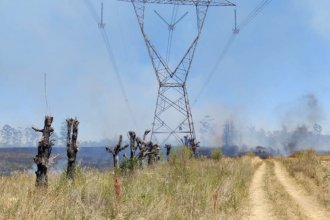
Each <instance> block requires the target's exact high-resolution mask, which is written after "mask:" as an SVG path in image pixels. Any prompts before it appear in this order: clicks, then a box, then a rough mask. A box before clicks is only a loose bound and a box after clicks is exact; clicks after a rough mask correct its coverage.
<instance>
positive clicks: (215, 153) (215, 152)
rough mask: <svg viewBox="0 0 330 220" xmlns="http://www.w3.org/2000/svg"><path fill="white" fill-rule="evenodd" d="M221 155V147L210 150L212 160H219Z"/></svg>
mask: <svg viewBox="0 0 330 220" xmlns="http://www.w3.org/2000/svg"><path fill="white" fill-rule="evenodd" d="M222 157H223V152H222V150H221V149H219V148H217V149H214V150H212V152H211V158H212V159H213V160H220V159H221V158H222Z"/></svg>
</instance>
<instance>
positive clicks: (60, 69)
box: [0, 0, 330, 140]
mask: <svg viewBox="0 0 330 220" xmlns="http://www.w3.org/2000/svg"><path fill="white" fill-rule="evenodd" d="M92 2H93V6H94V7H95V8H96V10H97V11H98V12H99V7H100V2H101V1H98V0H97V1H94V0H93V1H92ZM103 2H104V10H105V11H104V13H105V15H104V21H105V23H106V27H105V28H106V31H107V33H108V35H109V38H110V42H111V46H112V51H113V54H114V58H115V60H116V63H117V66H118V69H119V71H120V74H121V77H122V80H123V84H124V87H125V88H126V92H127V95H128V100H129V103H130V105H131V107H132V109H133V112H134V118H135V120H136V122H137V124H138V125H137V127H136V126H135V125H134V123H133V122H132V120H131V117H130V115H129V112H128V111H127V106H126V103H125V101H124V98H123V94H122V92H121V90H120V87H119V86H118V81H117V78H116V75H115V73H114V69H113V64H112V63H111V62H110V61H109V57H108V54H107V51H106V49H105V45H104V43H103V41H102V37H101V34H100V32H99V30H98V27H97V24H96V22H95V20H93V17H92V16H91V13H90V11H89V10H88V8H87V7H86V4H85V1H83V0H71V1H63V0H62V1H61V0H57V1H41V0H29V1H26V0H0V100H1V101H0V103H1V105H0V126H3V125H4V124H11V125H13V126H15V127H18V126H21V127H26V126H31V125H35V126H39V127H41V126H42V122H43V117H44V115H45V114H46V113H48V112H47V110H46V105H45V99H44V86H43V83H44V80H43V74H44V73H45V72H46V73H47V78H48V81H47V90H48V102H49V106H50V113H51V114H52V115H53V116H54V127H55V129H58V128H59V126H60V125H61V123H62V121H63V120H64V119H65V118H66V117H69V116H70V117H74V116H77V117H78V119H79V120H80V121H81V124H80V136H79V139H81V140H91V139H93V140H99V139H102V138H105V137H108V138H112V137H114V136H117V135H118V134H125V133H126V132H127V131H128V130H131V129H134V130H137V131H138V132H139V133H142V131H143V130H144V129H146V128H151V123H152V120H153V113H154V108H155V102H156V94H157V87H158V85H157V84H156V83H157V82H156V77H155V75H154V72H153V69H152V66H151V63H150V60H149V57H148V54H147V50H146V48H145V45H144V41H143V38H142V36H141V33H140V30H139V27H138V23H137V21H136V17H135V14H134V13H133V9H132V5H131V4H129V3H126V2H119V1H116V0H104V1H103ZM232 2H234V3H236V4H237V14H238V18H237V19H238V23H240V21H242V20H244V18H246V16H247V15H248V14H249V12H251V11H252V10H253V9H254V8H255V7H256V6H257V4H258V3H259V2H260V0H249V1H239V0H237V1H232ZM329 8H330V1H328V0H320V1H312V0H289V1H288V0H273V1H272V3H271V4H270V5H269V6H268V7H267V8H265V10H264V11H262V12H261V13H260V14H259V15H258V16H257V17H256V18H255V20H253V22H251V23H250V24H249V25H248V26H246V27H245V29H243V30H242V31H241V32H240V34H239V35H238V36H237V38H236V39H235V41H234V42H233V44H232V47H231V48H230V50H229V51H228V53H227V55H226V57H225V58H224V60H223V62H222V63H221V64H220V65H219V66H218V68H217V71H216V72H215V74H214V76H213V78H212V79H211V81H210V83H209V84H207V87H206V89H205V90H204V92H203V93H202V95H201V96H200V97H199V99H198V100H197V102H196V103H195V104H194V105H193V106H192V113H193V119H194V121H195V125H196V131H197V135H199V126H200V123H199V121H200V120H202V119H203V118H204V116H205V115H209V116H211V117H212V118H214V120H215V124H216V127H217V128H216V129H217V132H219V133H220V132H221V128H222V126H223V122H224V121H225V120H226V119H230V118H232V119H234V120H235V121H237V123H240V126H255V127H257V128H264V129H266V130H273V129H280V128H281V126H282V125H283V124H286V123H294V124H299V123H305V119H306V117H305V116H306V115H305V114H304V113H301V112H302V111H301V108H304V105H303V104H301V100H303V99H304V97H306V95H313V96H314V97H315V98H316V99H317V101H318V112H319V113H320V114H321V115H320V117H317V119H316V120H317V121H316V122H317V123H319V124H321V125H322V126H323V131H324V133H330V126H329V122H330V121H329V114H328V113H329V112H330V74H329V69H330V68H329V67H330V56H329V54H330V52H329V51H330V23H329V21H330V14H329ZM153 9H154V8H147V10H148V14H147V16H146V28H147V30H148V33H149V35H150V38H151V40H153V42H154V43H155V45H156V46H157V47H159V48H160V51H161V52H163V50H162V49H164V48H165V47H164V45H165V43H166V41H167V27H166V26H165V25H164V23H163V22H162V21H161V20H160V19H159V18H158V17H157V16H156V15H155V14H154V13H153ZM166 10H167V11H166ZM171 10H172V8H171V7H160V8H157V11H158V12H160V13H161V14H162V15H163V16H164V17H166V18H168V19H169V18H170V13H171ZM187 10H188V9H187V8H181V9H180V10H179V11H178V17H179V16H180V15H182V14H183V13H185V11H187ZM233 10H234V8H229V7H214V8H211V9H210V11H209V15H208V17H207V19H206V22H205V26H204V31H203V33H202V37H201V39H200V42H199V45H198V48H197V51H196V55H195V60H194V62H193V66H192V69H191V74H190V75H189V79H188V90H189V96H190V101H191V103H194V101H195V98H196V96H197V94H198V92H199V91H200V89H201V87H202V85H203V84H204V82H205V80H206V78H207V75H209V74H210V72H211V71H212V69H213V68H214V66H215V64H216V63H217V60H218V59H219V56H220V54H221V51H222V49H223V47H224V45H225V44H226V42H227V40H228V38H229V37H230V35H231V30H232V28H233V23H234V21H233ZM192 12H193V11H189V14H188V16H187V17H185V18H184V19H183V20H182V22H181V23H179V24H178V26H177V27H176V31H175V32H174V40H173V50H172V55H173V56H172V60H171V61H170V63H171V64H173V63H176V61H177V59H178V57H180V56H181V55H182V53H183V52H184V48H185V47H187V45H188V43H189V42H190V40H191V39H192V35H191V33H192V31H193V30H194V28H195V19H194V17H193V13H192ZM288 117H290V118H288ZM292 118H294V120H291V119H292Z"/></svg>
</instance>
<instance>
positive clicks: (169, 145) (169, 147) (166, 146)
mask: <svg viewBox="0 0 330 220" xmlns="http://www.w3.org/2000/svg"><path fill="white" fill-rule="evenodd" d="M165 148H166V159H167V161H169V160H170V154H171V149H172V145H171V144H165Z"/></svg>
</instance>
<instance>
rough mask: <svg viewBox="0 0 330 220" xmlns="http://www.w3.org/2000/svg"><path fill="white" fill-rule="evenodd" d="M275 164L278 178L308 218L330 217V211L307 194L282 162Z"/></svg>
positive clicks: (319, 219) (275, 162)
mask: <svg viewBox="0 0 330 220" xmlns="http://www.w3.org/2000/svg"><path fill="white" fill-rule="evenodd" d="M274 164H275V175H276V177H277V179H278V180H279V182H280V183H281V184H282V185H283V187H284V188H285V190H286V191H287V193H288V194H289V195H290V196H291V197H292V199H293V200H294V201H295V202H296V203H297V204H298V205H299V208H300V209H301V212H302V213H304V215H305V216H306V217H308V219H317V220H323V219H330V213H329V212H327V211H326V210H324V208H323V207H322V206H320V205H319V204H318V202H317V201H316V199H315V198H313V197H312V196H309V195H307V193H306V192H305V191H304V190H303V189H302V188H301V187H299V185H298V184H297V183H296V182H295V180H294V179H293V178H292V177H290V176H289V174H288V172H287V171H286V169H285V168H284V167H283V165H282V164H281V163H280V162H277V161H274Z"/></svg>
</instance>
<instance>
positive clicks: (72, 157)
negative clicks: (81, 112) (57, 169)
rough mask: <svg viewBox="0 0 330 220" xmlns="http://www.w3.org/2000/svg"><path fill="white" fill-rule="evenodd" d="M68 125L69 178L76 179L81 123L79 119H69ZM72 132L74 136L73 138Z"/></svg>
mask: <svg viewBox="0 0 330 220" xmlns="http://www.w3.org/2000/svg"><path fill="white" fill-rule="evenodd" d="M66 123H67V129H68V130H67V138H66V147H67V156H68V167H67V172H66V173H67V178H68V179H74V173H75V168H76V158H77V152H78V146H77V138H78V125H79V121H78V120H77V118H75V119H73V118H68V119H66ZM71 132H72V136H71Z"/></svg>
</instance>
